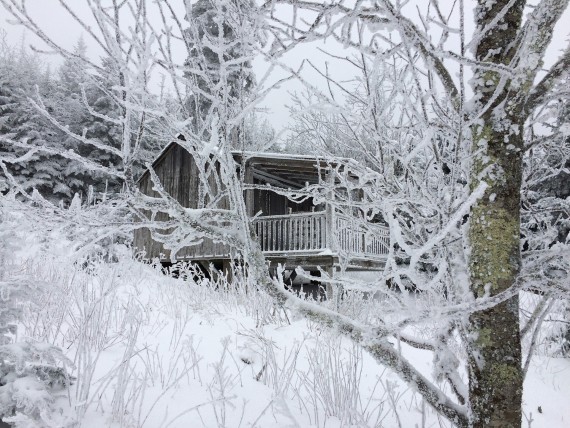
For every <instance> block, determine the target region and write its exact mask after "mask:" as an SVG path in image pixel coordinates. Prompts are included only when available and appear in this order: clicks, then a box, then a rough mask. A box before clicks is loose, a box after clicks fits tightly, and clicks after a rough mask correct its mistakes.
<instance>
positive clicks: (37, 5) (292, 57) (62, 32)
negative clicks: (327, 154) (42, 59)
mask: <svg viewBox="0 0 570 428" xmlns="http://www.w3.org/2000/svg"><path fill="white" fill-rule="evenodd" d="M422 2H423V4H424V5H425V4H426V3H427V1H425V0H412V1H411V2H410V4H409V6H408V7H409V8H413V7H415V4H414V3H418V4H422ZM68 3H69V4H70V5H73V7H74V8H75V10H76V11H77V13H78V14H79V15H80V16H82V17H85V18H86V19H87V20H89V17H90V14H89V9H88V7H86V6H85V2H83V1H81V0H73V1H68ZM465 3H466V6H465V7H466V10H470V9H472V4H473V3H474V1H466V2H465ZM179 4H180V5H182V0H180V1H179ZM453 4H456V1H455V0H440V5H441V7H442V9H446V8H449V7H450V6H451V5H453ZM27 6H28V10H29V12H30V14H31V16H32V17H34V19H36V20H37V22H38V23H39V24H40V25H41V27H42V28H43V29H44V31H45V32H46V34H48V35H49V36H50V37H52V38H53V39H54V41H56V42H57V43H59V44H61V45H62V46H63V47H65V48H68V49H72V48H73V46H74V45H75V44H76V43H77V40H78V39H79V37H80V36H81V35H82V34H84V31H83V30H82V29H81V28H80V26H79V25H78V24H77V23H75V22H73V20H72V19H71V18H70V17H69V15H67V13H66V12H65V11H64V10H63V9H62V8H61V6H59V1H58V0H28V1H27ZM181 10H182V8H181ZM6 15H7V14H6V12H5V11H3V10H0V28H4V29H5V30H6V31H7V34H8V41H9V43H10V44H18V43H20V41H21V40H22V37H24V38H25V42H26V43H27V44H30V43H32V44H34V45H36V46H38V47H40V48H43V47H44V46H45V45H43V44H41V43H38V40H37V38H35V37H34V36H33V35H31V34H27V33H25V32H24V30H23V29H22V27H16V26H13V25H10V24H8V23H7V22H6ZM466 21H467V22H466V26H467V28H468V30H469V29H472V28H473V23H472V21H473V19H472V17H471V16H467V19H466ZM569 24H570V10H567V11H566V13H565V15H564V17H563V18H562V19H561V20H560V21H559V23H558V26H557V28H556V32H555V37H554V39H553V40H554V43H552V45H551V46H550V48H549V50H548V52H547V55H546V58H545V67H548V66H549V65H551V64H552V63H553V62H554V61H555V60H556V59H557V58H558V57H559V55H560V53H561V51H562V49H563V48H564V47H565V46H566V45H567V44H568V41H569V34H570V25H569ZM84 39H85V42H86V44H87V45H88V49H89V52H88V54H90V55H92V56H101V54H102V51H101V50H100V49H98V48H97V46H96V45H95V44H94V43H93V42H92V40H90V39H89V38H88V37H87V36H85V35H84ZM320 46H321V47H325V48H326V49H327V50H329V51H332V52H334V53H335V54H336V55H339V56H346V55H349V54H350V53H351V51H349V50H347V49H345V48H343V47H342V46H340V45H339V44H337V43H335V42H333V41H327V43H326V44H325V45H323V44H320ZM180 54H181V61H183V59H184V53H183V52H181V53H180ZM304 58H308V59H311V60H312V61H314V62H315V63H316V64H318V65H320V66H322V65H323V64H324V62H325V61H327V60H329V61H330V58H327V57H326V56H325V55H323V54H322V53H320V52H319V51H318V50H317V47H316V45H315V44H313V45H310V46H300V47H299V48H296V49H295V50H294V52H293V53H291V54H289V55H288V56H287V57H285V58H284V61H285V62H286V63H287V65H290V66H291V67H293V68H296V67H298V66H299V65H300V63H301V61H302V60H303V59H304ZM49 61H51V62H52V63H54V64H58V60H57V58H54V57H50V58H49ZM452 67H453V66H452ZM266 68H267V64H266V63H265V61H263V60H262V59H259V60H256V61H255V62H254V70H255V71H256V74H257V75H258V76H260V75H261V74H262V73H263V72H264V70H265V69H266ZM330 69H331V70H332V72H333V73H335V74H336V76H337V77H338V78H339V79H341V80H350V79H351V77H352V76H353V73H354V69H353V68H351V67H347V66H346V65H344V64H342V63H338V62H336V63H333V64H331V68H330ZM309 76H310V79H311V80H313V81H315V79H316V74H314V73H313V74H312V75H309ZM317 85H318V86H319V87H321V88H323V89H325V88H326V87H325V85H324V82H322V81H320V82H317ZM291 91H299V92H300V91H303V86H302V85H301V84H300V83H298V82H288V83H287V84H284V85H283V86H282V87H281V88H280V89H279V90H277V91H275V92H273V93H271V94H270V95H269V96H268V98H267V100H266V102H265V103H263V105H264V106H266V107H268V108H269V109H270V114H269V116H268V118H269V121H270V122H271V123H272V124H273V126H274V127H275V128H276V129H280V128H283V127H284V126H286V124H287V122H288V120H289V115H288V109H287V105H289V104H291V98H290V95H289V94H288V93H289V92H291Z"/></svg>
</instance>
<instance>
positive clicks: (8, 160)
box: [0, 47, 70, 198]
mask: <svg viewBox="0 0 570 428" xmlns="http://www.w3.org/2000/svg"><path fill="white" fill-rule="evenodd" d="M51 89H52V87H51V77H50V73H49V70H47V71H42V65H41V63H40V61H39V58H38V57H37V55H32V54H29V53H27V52H26V51H25V50H24V49H20V50H19V51H16V50H14V49H11V48H7V47H5V49H4V50H3V53H2V55H1V57H0V159H3V161H4V163H5V164H6V168H7V170H8V172H9V173H10V174H11V175H12V176H14V178H15V179H16V181H17V182H18V183H19V185H21V186H22V187H23V188H24V189H25V190H26V191H30V190H31V189H33V188H35V189H37V190H38V191H40V192H41V193H42V194H44V195H46V197H50V198H52V197H53V198H61V197H65V196H69V195H70V188H69V186H68V185H67V184H66V182H65V174H64V167H65V162H62V161H61V160H58V159H56V158H54V157H53V156H50V155H49V154H47V153H45V152H43V151H41V150H38V151H35V152H31V153H30V150H31V149H32V148H33V147H42V146H48V145H50V146H52V147H54V146H58V145H59V143H58V138H57V133H56V132H55V131H54V129H53V127H52V126H51V124H50V123H49V121H48V120H47V119H46V118H45V117H43V116H42V115H41V113H40V112H39V111H38V110H37V109H36V108H35V107H34V106H33V105H32V104H31V103H30V101H29V98H36V97H37V96H40V97H43V96H46V95H48V94H49V93H50V91H51ZM16 143H17V144H16ZM26 154H27V155H26ZM24 155H26V156H24ZM23 156H24V157H23ZM22 157H23V158H22ZM19 158H20V160H19V161H18V162H13V161H14V160H15V159H19ZM2 175H4V174H3V173H2ZM4 180H6V177H4Z"/></svg>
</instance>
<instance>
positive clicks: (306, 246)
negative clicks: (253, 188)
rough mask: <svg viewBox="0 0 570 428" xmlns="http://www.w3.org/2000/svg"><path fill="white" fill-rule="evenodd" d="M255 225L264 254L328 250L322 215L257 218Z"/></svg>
mask: <svg viewBox="0 0 570 428" xmlns="http://www.w3.org/2000/svg"><path fill="white" fill-rule="evenodd" d="M254 225H255V233H256V235H257V239H258V240H259V244H260V245H261V249H262V250H263V251H267V252H275V251H308V250H320V249H325V248H326V247H327V246H326V216H325V213H324V212H312V213H300V214H288V215H273V216H267V217H258V218H257V219H255V222H254Z"/></svg>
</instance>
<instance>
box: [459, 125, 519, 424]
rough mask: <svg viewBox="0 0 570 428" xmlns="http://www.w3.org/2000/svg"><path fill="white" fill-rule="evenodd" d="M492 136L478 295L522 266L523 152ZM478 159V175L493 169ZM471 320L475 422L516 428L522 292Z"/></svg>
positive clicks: (479, 225) (508, 280) (476, 238)
mask: <svg viewBox="0 0 570 428" xmlns="http://www.w3.org/2000/svg"><path fill="white" fill-rule="evenodd" d="M490 137H491V140H490V141H489V143H488V144H489V149H488V150H487V156H488V157H489V158H490V159H494V161H495V162H494V165H493V168H492V169H494V170H495V172H494V173H492V174H491V175H495V174H496V175H497V177H496V178H494V177H493V176H488V177H487V179H486V180H485V181H487V183H488V184H489V187H488V189H487V191H486V193H485V196H484V197H483V198H482V199H481V200H480V201H479V203H478V204H477V206H476V207H474V208H473V211H472V214H471V222H470V231H469V240H470V244H471V257H470V271H471V286H472V290H473V292H474V293H475V295H476V296H477V297H482V296H483V295H485V294H486V293H487V294H489V295H495V294H497V293H500V292H501V291H505V290H507V289H508V288H509V287H511V286H513V285H514V282H515V280H516V277H517V275H518V272H519V269H520V250H519V245H520V238H519V230H520V208H519V207H520V182H521V169H522V168H521V167H522V155H521V152H520V151H519V152H517V151H516V150H511V151H509V150H508V149H506V147H508V145H507V144H505V143H504V140H503V138H504V135H502V133H500V132H495V133H494V134H493V135H490ZM477 140H479V141H481V140H480V139H476V141H477ZM511 142H512V136H511ZM513 145H515V144H513ZM517 146H518V145H517ZM477 163H478V167H476V168H474V177H477V176H480V174H482V173H483V174H484V173H485V172H484V171H483V170H484V169H485V167H486V168H489V164H485V163H482V162H477ZM485 165H486V166H485ZM470 324H471V325H470V339H471V343H470V352H469V354H470V355H469V395H470V406H471V418H472V423H473V426H474V427H513V428H514V427H517V428H518V427H520V426H521V401H522V383H523V374H522V365H521V364H522V360H521V345H520V329H519V301H518V296H514V297H512V298H511V299H509V300H507V301H506V302H503V303H501V304H499V305H497V306H495V307H493V308H491V309H488V310H486V311H482V312H476V313H474V314H473V315H472V316H471V318H470Z"/></svg>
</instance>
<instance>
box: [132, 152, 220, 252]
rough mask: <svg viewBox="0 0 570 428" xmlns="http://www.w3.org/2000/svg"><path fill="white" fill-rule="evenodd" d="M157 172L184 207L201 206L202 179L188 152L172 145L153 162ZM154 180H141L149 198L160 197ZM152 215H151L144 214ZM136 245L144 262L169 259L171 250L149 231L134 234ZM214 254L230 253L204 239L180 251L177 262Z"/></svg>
mask: <svg viewBox="0 0 570 428" xmlns="http://www.w3.org/2000/svg"><path fill="white" fill-rule="evenodd" d="M153 168H154V171H155V173H156V175H157V176H158V178H159V179H160V182H161V184H162V186H163V187H164V190H165V191H166V192H167V193H169V194H170V195H171V196H172V197H173V198H174V199H176V200H177V201H178V202H179V203H180V204H181V205H182V206H184V207H186V208H197V207H198V195H199V186H200V179H199V173H198V167H197V165H196V162H195V161H194V159H193V158H192V156H191V155H190V153H188V151H187V150H186V149H184V148H183V147H182V146H180V145H178V144H172V145H170V146H169V148H168V149H167V150H166V151H165V152H164V153H163V154H162V155H161V156H160V158H159V159H157V161H155V163H154V166H153ZM152 187H153V186H152V180H151V178H150V174H149V173H148V172H147V173H145V174H144V175H143V176H142V177H141V179H140V180H139V189H140V190H141V192H142V193H144V194H146V195H149V196H158V194H157V192H155V191H154V190H152ZM219 205H220V206H219V208H226V205H227V201H226V200H224V199H222V200H221V201H220V203H219ZM145 214H146V215H147V216H150V213H145ZM156 219H157V220H166V219H168V215H167V214H166V213H157V215H156ZM133 246H134V247H135V251H136V252H143V251H144V258H145V259H154V258H159V259H161V260H170V250H166V249H165V248H164V246H163V245H162V244H161V243H159V242H156V241H154V240H153V239H152V238H151V234H150V231H149V230H148V229H146V228H145V229H139V230H137V231H135V235H134V241H133ZM214 254H224V255H227V254H229V248H228V247H227V246H226V245H223V244H220V243H216V242H213V241H212V240H211V239H207V238H205V239H204V240H203V242H202V243H201V244H199V245H196V246H192V247H185V248H183V249H182V250H181V251H179V252H178V254H177V256H176V258H177V259H191V258H204V257H202V256H211V255H214Z"/></svg>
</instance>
